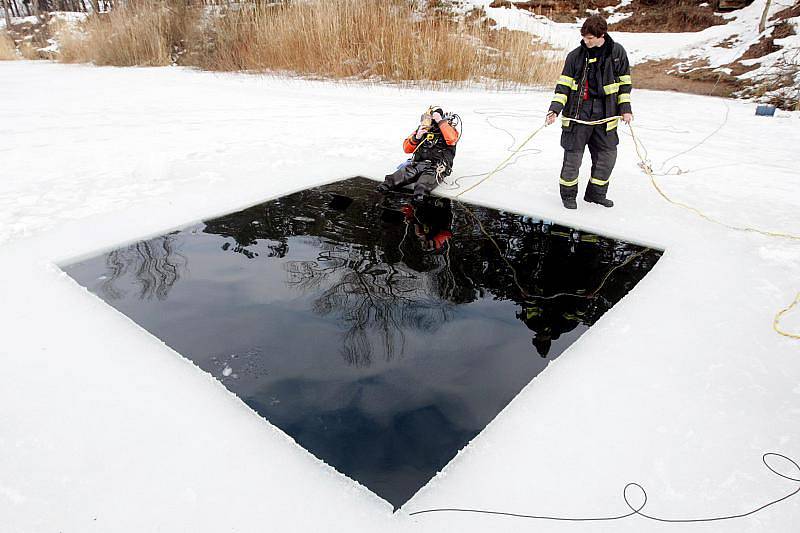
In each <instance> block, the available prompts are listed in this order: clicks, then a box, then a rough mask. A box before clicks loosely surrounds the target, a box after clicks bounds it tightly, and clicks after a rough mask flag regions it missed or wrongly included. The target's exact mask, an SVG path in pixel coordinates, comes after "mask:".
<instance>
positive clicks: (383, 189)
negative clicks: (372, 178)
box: [375, 183, 392, 194]
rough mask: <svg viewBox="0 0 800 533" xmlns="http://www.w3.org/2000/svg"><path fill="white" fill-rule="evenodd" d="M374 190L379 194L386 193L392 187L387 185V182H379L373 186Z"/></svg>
mask: <svg viewBox="0 0 800 533" xmlns="http://www.w3.org/2000/svg"><path fill="white" fill-rule="evenodd" d="M375 190H376V191H378V192H379V193H381V194H386V193H387V192H389V191H391V190H392V188H391V187H389V184H388V183H381V184H380V185H378V186H377V187H375Z"/></svg>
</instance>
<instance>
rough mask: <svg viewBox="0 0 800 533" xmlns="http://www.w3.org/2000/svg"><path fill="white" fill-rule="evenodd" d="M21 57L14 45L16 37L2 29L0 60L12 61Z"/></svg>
mask: <svg viewBox="0 0 800 533" xmlns="http://www.w3.org/2000/svg"><path fill="white" fill-rule="evenodd" d="M13 59H19V56H18V55H17V47H16V46H14V39H12V38H11V36H10V35H9V34H8V33H6V32H5V31H0V61H11V60H13Z"/></svg>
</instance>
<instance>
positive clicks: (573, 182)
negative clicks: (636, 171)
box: [546, 15, 633, 209]
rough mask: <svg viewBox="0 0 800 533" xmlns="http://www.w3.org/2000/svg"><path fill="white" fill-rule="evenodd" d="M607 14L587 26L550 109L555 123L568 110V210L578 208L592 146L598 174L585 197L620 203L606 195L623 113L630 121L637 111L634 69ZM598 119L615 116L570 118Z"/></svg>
mask: <svg viewBox="0 0 800 533" xmlns="http://www.w3.org/2000/svg"><path fill="white" fill-rule="evenodd" d="M607 30H608V25H607V24H606V21H605V20H604V19H603V17H601V16H599V15H592V16H591V17H589V18H588V19H586V22H584V23H583V27H581V36H582V37H583V40H582V41H581V45H580V46H579V47H577V48H576V49H574V50H573V51H572V52H570V53H569V55H567V59H566V61H565V62H564V70H563V71H562V73H561V76H559V78H558V84H557V85H556V93H555V95H554V96H553V101H552V103H551V104H550V111H549V112H548V113H547V119H546V120H547V124H552V123H553V122H555V120H556V116H558V114H559V113H561V111H562V110H563V112H564V113H563V115H562V118H561V125H562V132H561V147H562V148H564V164H563V165H562V167H561V179H560V180H559V183H560V189H561V201H562V202H563V203H564V207H566V208H567V209H577V208H578V204H577V202H576V201H575V198H576V197H577V195H578V170H579V169H580V167H581V161H582V159H583V152H584V149H585V148H586V145H587V144H588V145H589V153H590V154H591V156H592V173H591V176H590V179H589V183H588V185H587V186H586V193H585V194H584V195H583V199H584V200H585V201H587V202H594V203H596V204H600V205H602V206H605V207H612V206H613V205H614V202H612V201H611V200H609V199H608V198H606V192H607V191H608V182H609V180H610V179H611V171H612V170H614V163H616V161H617V145H618V144H619V136H618V135H617V125H618V124H619V119H618V118H616V117H618V116H620V115H621V116H622V120H623V121H624V122H625V123H626V124H629V123H630V121H631V120H632V119H633V115H632V113H631V72H630V65H629V64H628V56H627V54H626V53H625V49H624V48H622V46H621V45H620V44H618V43H615V42H614V41H613V40H612V39H611V37H610V36H609V35H608V33H607ZM571 118H576V119H580V120H583V121H597V120H602V119H610V120H608V121H606V122H603V123H601V124H597V125H594V126H590V125H586V124H578V123H576V122H573V121H571V120H569V119H571Z"/></svg>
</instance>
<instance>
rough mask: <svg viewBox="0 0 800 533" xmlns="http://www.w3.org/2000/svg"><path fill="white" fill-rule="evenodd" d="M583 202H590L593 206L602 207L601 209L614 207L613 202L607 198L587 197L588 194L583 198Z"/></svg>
mask: <svg viewBox="0 0 800 533" xmlns="http://www.w3.org/2000/svg"><path fill="white" fill-rule="evenodd" d="M583 201H584V202H590V203H593V204H599V205H602V206H603V207H614V202H612V201H611V200H609V199H608V198H599V197H594V196H589V195H588V194H586V195H584V196H583Z"/></svg>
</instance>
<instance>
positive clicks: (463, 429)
mask: <svg viewBox="0 0 800 533" xmlns="http://www.w3.org/2000/svg"><path fill="white" fill-rule="evenodd" d="M374 186H375V182H373V181H369V180H366V179H363V178H354V179H349V180H345V181H342V182H339V183H335V184H332V185H328V186H324V187H319V188H316V189H311V190H307V191H303V192H299V193H297V194H293V195H290V196H286V197H283V198H279V199H277V200H273V201H271V202H267V203H264V204H261V205H258V206H255V207H251V208H249V209H245V210H244V211H240V212H238V213H233V214H231V215H227V216H224V217H220V218H217V219H214V220H209V221H207V222H205V223H202V224H198V225H196V226H194V227H190V228H187V229H185V230H182V231H177V232H173V233H170V234H167V235H164V236H161V237H157V238H154V239H150V240H147V241H143V242H139V243H136V244H134V245H131V246H126V247H124V248H120V249H117V250H114V251H112V252H109V253H106V254H103V255H100V256H98V257H95V258H92V259H89V260H86V261H82V262H80V263H76V264H72V265H69V266H67V267H65V268H64V270H65V271H66V272H67V273H69V275H70V276H72V277H73V278H75V279H76V280H77V281H78V282H79V283H81V284H82V285H84V286H86V287H87V288H89V289H90V290H91V291H92V292H94V293H95V294H97V295H98V296H99V297H101V298H102V299H103V300H105V301H106V302H108V303H109V304H110V305H112V306H114V307H115V308H117V309H118V310H120V311H121V312H122V313H124V314H126V315H128V316H129V317H131V318H132V319H133V320H134V321H136V322H137V323H138V324H140V325H141V326H142V327H144V328H145V329H147V330H148V331H150V332H151V333H152V334H153V335H155V336H157V337H158V338H160V339H162V340H163V341H164V342H166V343H167V344H168V345H169V346H171V347H172V348H174V349H175V350H176V351H178V352H179V353H181V354H182V355H184V356H185V357H188V358H189V359H191V360H193V361H194V362H195V363H197V364H198V365H199V366H200V367H201V368H203V369H204V370H206V371H208V372H210V373H212V374H213V375H214V376H216V377H217V378H218V379H219V380H220V381H222V383H224V384H225V386H226V387H228V389H230V390H231V391H233V392H234V393H236V394H237V395H238V396H239V397H240V398H242V400H244V401H245V402H246V403H247V404H248V405H249V406H250V407H252V408H253V409H254V410H256V411H257V412H258V413H259V414H261V415H262V416H263V417H265V418H266V419H267V420H269V421H270V422H271V423H272V424H274V425H276V426H277V427H279V428H280V429H282V430H283V431H284V432H286V433H287V434H288V435H290V436H291V437H292V438H294V439H295V440H296V441H297V442H298V443H299V444H300V445H302V446H303V447H305V448H306V449H307V450H309V451H310V452H311V453H313V454H314V455H316V456H317V457H319V458H320V459H322V460H323V461H325V462H326V463H328V464H330V465H332V466H333V467H334V468H336V469H337V470H338V471H340V472H342V473H343V474H346V475H347V476H350V477H351V478H353V479H355V480H357V481H359V482H360V483H362V484H364V485H366V486H367V487H368V488H370V489H371V490H372V491H374V492H375V493H376V494H378V495H379V496H381V497H382V498H384V499H386V500H387V501H389V502H390V503H392V504H393V505H394V506H395V507H399V506H401V505H402V504H403V503H405V502H406V501H407V500H408V499H409V498H410V497H411V496H412V495H413V494H414V493H415V492H417V490H418V489H419V488H421V487H422V486H423V485H425V484H426V483H427V482H428V480H429V479H430V478H431V477H433V476H434V475H435V474H436V472H437V471H439V470H441V469H442V468H443V467H444V466H445V465H446V464H447V463H448V462H449V461H450V459H452V458H453V457H454V456H455V454H456V452H458V450H460V449H461V448H463V447H464V446H465V445H466V444H467V443H468V442H469V441H470V440H471V439H472V438H473V437H475V435H477V434H478V433H479V432H480V431H481V430H482V429H483V428H484V427H485V426H486V424H488V423H489V422H490V421H491V420H492V419H493V418H494V417H495V416H496V415H497V414H498V413H499V412H500V410H502V409H503V408H504V407H505V406H506V405H507V404H508V403H509V402H510V401H511V399H513V398H514V396H516V394H517V393H518V392H519V391H520V390H521V389H522V388H523V387H524V386H525V385H526V384H527V383H528V382H530V381H531V379H532V378H534V377H535V376H536V375H537V374H538V373H539V372H541V371H542V370H543V369H544V368H545V367H546V366H547V364H548V363H549V362H550V361H551V360H553V359H555V358H556V357H558V356H559V354H561V352H563V351H564V349H565V348H566V347H567V346H569V345H570V344H571V343H572V342H574V341H575V340H576V339H577V338H578V337H579V336H580V335H581V334H582V333H583V332H584V331H586V329H588V328H589V327H590V326H591V325H592V324H594V322H595V321H596V320H597V319H598V318H600V316H602V314H603V313H605V311H606V310H608V309H609V308H610V307H611V306H612V305H614V303H616V302H617V301H618V300H619V299H620V298H622V296H624V295H625V294H626V293H627V292H628V291H629V290H630V289H631V288H632V287H633V286H634V285H636V283H637V282H638V281H639V280H640V279H641V278H642V277H644V275H645V274H646V273H647V272H648V271H649V270H650V269H651V268H652V267H653V265H654V264H655V263H656V262H657V261H658V259H659V257H660V256H661V252H660V251H657V250H651V249H646V248H642V247H640V246H636V245H632V244H628V243H625V242H621V241H615V240H611V239H607V238H604V237H600V236H598V235H593V234H589V233H585V232H581V231H578V230H574V229H570V228H565V227H562V226H556V225H552V224H550V223H548V222H546V221H542V220H537V219H531V218H530V217H524V216H520V215H516V214H513V213H506V212H502V211H496V210H493V209H487V208H483V207H477V206H472V205H464V204H459V203H452V204H450V203H449V202H446V201H442V200H439V201H437V202H431V201H428V202H426V203H424V204H422V205H411V204H409V203H408V202H407V197H405V196H402V195H397V196H392V197H389V198H387V199H382V198H381V196H380V195H377V194H375V193H373V192H372V191H373V189H374ZM604 279H605V283H603V281H604ZM601 285H602V287H601V288H600V289H599V290H598V287H600V286H601ZM531 423H535V421H531Z"/></svg>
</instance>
